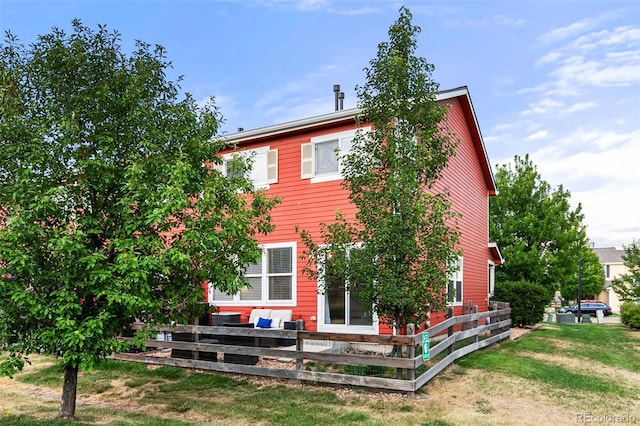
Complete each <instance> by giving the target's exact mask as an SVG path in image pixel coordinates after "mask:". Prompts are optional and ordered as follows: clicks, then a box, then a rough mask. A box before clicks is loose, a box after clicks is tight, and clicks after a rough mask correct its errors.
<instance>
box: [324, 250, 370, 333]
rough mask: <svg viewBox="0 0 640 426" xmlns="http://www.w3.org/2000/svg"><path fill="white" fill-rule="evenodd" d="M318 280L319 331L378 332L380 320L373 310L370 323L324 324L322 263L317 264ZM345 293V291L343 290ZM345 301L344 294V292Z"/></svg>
mask: <svg viewBox="0 0 640 426" xmlns="http://www.w3.org/2000/svg"><path fill="white" fill-rule="evenodd" d="M356 246H358V245H356ZM318 272H319V275H318V282H317V285H318V287H317V294H318V297H317V312H318V315H317V322H316V324H317V329H318V331H321V332H333V333H355V334H379V332H380V321H379V320H378V315H377V314H376V313H375V312H372V314H371V325H346V324H325V322H324V318H325V314H326V307H327V305H326V294H325V293H324V292H323V290H324V277H323V271H322V263H321V262H319V264H318ZM345 293H346V292H345ZM345 301H346V294H345Z"/></svg>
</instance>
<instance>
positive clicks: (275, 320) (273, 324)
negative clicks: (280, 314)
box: [271, 318, 280, 328]
mask: <svg viewBox="0 0 640 426" xmlns="http://www.w3.org/2000/svg"><path fill="white" fill-rule="evenodd" d="M271 328H280V318H271Z"/></svg>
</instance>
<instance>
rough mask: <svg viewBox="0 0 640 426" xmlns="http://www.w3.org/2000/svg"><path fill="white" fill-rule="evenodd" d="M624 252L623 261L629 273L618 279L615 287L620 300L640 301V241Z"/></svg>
mask: <svg viewBox="0 0 640 426" xmlns="http://www.w3.org/2000/svg"><path fill="white" fill-rule="evenodd" d="M624 251H625V254H624V255H623V256H622V259H623V260H624V264H625V266H626V267H627V269H628V270H629V272H627V273H626V274H624V275H622V276H620V277H618V278H616V279H615V280H614V282H613V286H614V288H615V291H616V293H617V294H618V295H619V296H620V299H622V300H629V301H640V240H633V242H632V243H631V244H629V245H628V246H625V247H624Z"/></svg>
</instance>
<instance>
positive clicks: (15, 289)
mask: <svg viewBox="0 0 640 426" xmlns="http://www.w3.org/2000/svg"><path fill="white" fill-rule="evenodd" d="M72 26H73V31H72V33H71V34H66V33H65V32H64V31H62V30H60V29H56V28H54V29H53V31H52V32H51V33H50V34H47V35H44V36H40V37H39V38H38V40H37V42H35V43H34V44H32V45H30V46H29V47H28V48H26V47H24V46H23V45H21V44H20V43H19V42H18V40H17V38H16V37H15V36H12V35H11V34H8V35H7V37H6V39H5V43H4V44H3V45H2V46H0V47H1V51H0V67H1V78H2V80H1V82H0V84H1V85H0V206H2V216H1V217H0V219H1V222H0V260H1V263H0V266H1V268H0V275H1V276H2V278H0V312H1V313H2V314H1V315H0V350H3V351H7V352H9V353H10V356H9V357H5V358H4V359H3V361H2V363H1V364H0V372H1V373H3V374H5V375H12V374H13V372H14V371H15V369H21V368H22V366H23V365H24V362H25V360H28V358H27V357H28V355H29V354H31V353H44V354H52V355H55V356H58V357H61V358H62V365H63V368H64V384H63V393H62V399H61V404H60V412H59V416H60V417H64V418H73V417H74V415H75V400H76V385H77V375H78V368H79V366H80V365H81V364H82V365H85V366H87V367H88V368H90V367H91V366H92V365H95V363H96V362H98V361H99V360H100V359H102V358H104V357H106V356H108V355H110V354H112V353H114V352H118V351H121V350H124V349H127V348H128V347H129V344H128V343H126V342H123V341H121V340H118V339H116V335H117V334H118V333H119V332H121V331H123V330H125V329H127V328H129V327H130V325H131V324H132V322H133V321H135V320H141V321H144V322H146V323H149V324H159V323H167V322H168V321H169V320H176V321H182V320H185V319H186V318H187V317H189V316H191V314H192V310H191V309H192V307H193V306H195V304H196V302H198V301H201V300H202V292H203V289H202V283H203V282H204V281H205V280H208V281H209V284H210V285H212V286H215V287H217V288H219V289H221V290H223V291H226V292H229V293H234V292H235V291H237V290H239V289H240V288H241V286H242V285H243V282H242V278H241V276H239V274H238V272H239V271H240V270H241V269H242V266H243V265H245V264H247V263H250V262H253V261H255V260H257V259H258V258H259V256H260V249H259V247H258V246H257V244H256V242H255V239H254V238H253V237H254V234H256V233H265V232H268V231H270V230H271V228H272V226H271V224H270V216H269V212H270V208H271V207H272V205H273V203H274V201H273V200H270V199H268V198H267V197H266V196H265V194H263V193H259V192H256V193H254V194H253V196H252V197H251V198H247V197H244V196H242V194H240V193H239V191H245V192H250V191H251V190H252V186H251V183H250V182H248V181H247V180H246V179H244V178H243V176H242V174H236V176H235V177H234V178H232V179H226V178H225V177H224V176H222V175H221V173H220V172H218V171H217V170H215V168H214V167H213V163H212V161H213V162H216V161H218V162H219V161H221V160H219V159H217V157H216V153H217V152H219V151H220V150H221V149H222V148H223V147H224V143H223V142H222V141H215V140H214V141H212V140H211V138H212V137H213V136H214V135H215V134H216V132H217V129H218V123H219V119H220V117H219V113H218V111H217V109H216V107H215V105H214V103H213V100H211V102H210V103H209V104H207V105H206V106H204V107H198V106H197V105H196V102H195V101H194V99H193V98H192V97H191V96H190V95H186V96H184V98H183V99H179V94H178V90H179V85H178V82H173V81H169V80H168V79H167V77H166V74H167V70H168V69H169V67H170V62H168V60H167V59H166V57H165V50H164V49H163V48H162V47H161V46H155V47H153V48H152V47H151V46H150V45H148V44H146V43H143V42H137V44H136V49H135V51H134V52H132V53H131V54H130V55H125V54H124V53H123V52H122V50H121V47H120V45H119V40H120V36H119V34H118V33H117V32H110V31H107V29H106V28H105V27H104V26H100V27H99V28H98V29H97V30H96V31H94V30H91V29H90V28H88V27H85V26H83V25H82V23H81V22H80V21H78V20H74V21H73V23H72ZM149 334H150V330H145V331H143V332H140V333H138V336H137V337H139V339H140V341H142V340H143V338H144V337H145V336H147V335H149Z"/></svg>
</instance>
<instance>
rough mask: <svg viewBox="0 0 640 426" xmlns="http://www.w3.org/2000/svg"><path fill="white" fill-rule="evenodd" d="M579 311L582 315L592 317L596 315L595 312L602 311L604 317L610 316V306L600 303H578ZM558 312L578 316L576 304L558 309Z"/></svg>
mask: <svg viewBox="0 0 640 426" xmlns="http://www.w3.org/2000/svg"><path fill="white" fill-rule="evenodd" d="M580 311H581V313H582V315H594V316H595V315H596V311H602V312H603V313H604V314H605V316H606V315H611V306H609V305H607V304H606V303H602V302H582V303H580ZM558 312H560V313H567V312H571V313H572V314H575V315H578V304H575V305H573V306H567V307H564V308H560V310H559V311H558Z"/></svg>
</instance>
